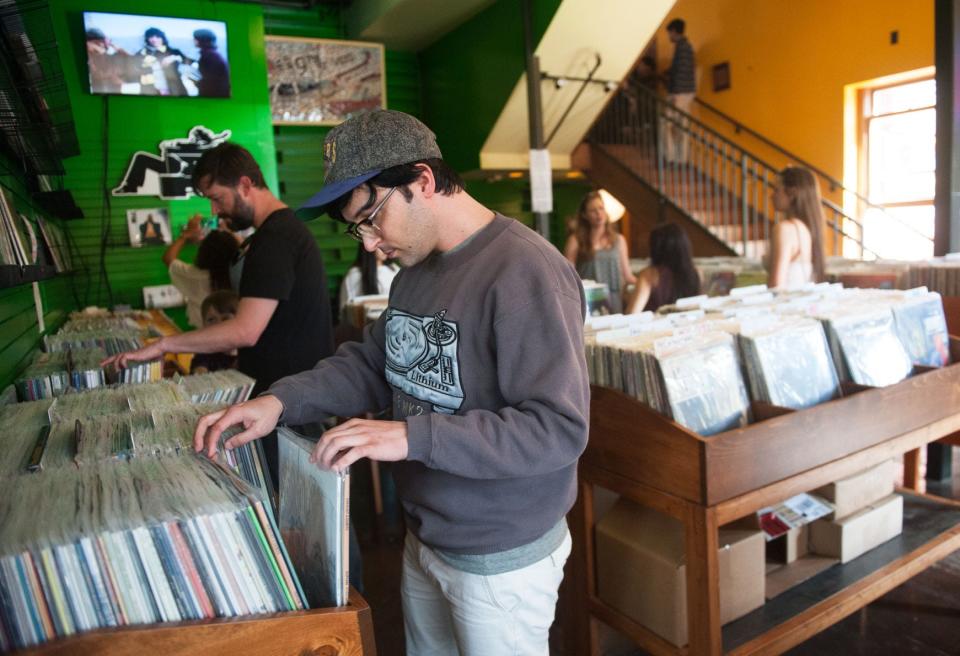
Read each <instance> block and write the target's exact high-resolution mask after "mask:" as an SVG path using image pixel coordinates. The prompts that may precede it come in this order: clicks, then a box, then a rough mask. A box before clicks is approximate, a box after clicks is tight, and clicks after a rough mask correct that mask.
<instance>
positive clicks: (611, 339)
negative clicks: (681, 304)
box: [586, 313, 750, 435]
mask: <svg viewBox="0 0 960 656" xmlns="http://www.w3.org/2000/svg"><path fill="white" fill-rule="evenodd" d="M613 316H616V315H613ZM679 316H680V315H678V314H673V315H670V318H669V319H664V320H656V321H646V322H643V321H639V322H636V323H633V324H632V325H631V324H627V325H626V326H621V325H619V324H616V323H613V324H612V325H613V326H616V327H613V328H612V329H610V330H606V331H600V332H597V333H595V334H593V335H592V336H589V337H588V338H587V340H586V346H587V368H588V371H589V375H590V381H591V382H592V383H594V384H597V385H602V386H604V387H609V388H612V389H616V390H620V391H622V392H625V393H626V394H629V395H630V396H632V397H634V398H636V399H638V400H639V401H642V402H643V403H645V404H647V405H649V406H650V407H651V408H653V409H654V410H657V411H658V412H661V413H662V414H664V415H666V416H667V417H670V418H672V419H673V420H674V421H676V422H677V423H679V424H681V425H683V426H685V427H687V428H689V429H690V430H692V431H694V432H696V433H699V434H700V435H713V434H714V433H718V432H721V431H724V430H729V429H731V428H735V427H737V426H743V425H745V424H746V423H747V422H748V421H749V418H750V399H749V397H748V395H747V390H746V386H745V385H744V382H743V376H742V374H741V370H740V361H739V357H738V352H737V344H736V341H735V340H734V337H733V335H732V334H731V332H730V331H731V330H732V329H733V328H734V327H735V326H733V325H732V324H730V322H723V321H721V322H709V323H707V324H702V325H699V326H697V325H688V326H682V325H681V326H680V327H678V326H677V325H675V324H674V323H673V322H674V321H679V322H683V321H684V319H678V317H679ZM700 317H701V318H702V313H701V314H700Z"/></svg>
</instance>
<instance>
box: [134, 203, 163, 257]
mask: <svg viewBox="0 0 960 656" xmlns="http://www.w3.org/2000/svg"><path fill="white" fill-rule="evenodd" d="M127 232H128V233H129V235H130V245H131V246H134V247H136V248H140V247H141V246H163V245H164V244H170V243H171V242H172V239H171V236H170V215H169V213H168V212H167V210H166V209H165V208H163V207H158V208H155V209H149V210H127Z"/></svg>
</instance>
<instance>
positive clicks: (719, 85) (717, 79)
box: [713, 62, 730, 91]
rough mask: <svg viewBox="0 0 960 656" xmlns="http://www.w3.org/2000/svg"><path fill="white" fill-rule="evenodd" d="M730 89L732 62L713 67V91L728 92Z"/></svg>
mask: <svg viewBox="0 0 960 656" xmlns="http://www.w3.org/2000/svg"><path fill="white" fill-rule="evenodd" d="M729 88H730V62H723V63H721V64H716V65H715V66H714V67H713V90H714V91H726V90H727V89H729Z"/></svg>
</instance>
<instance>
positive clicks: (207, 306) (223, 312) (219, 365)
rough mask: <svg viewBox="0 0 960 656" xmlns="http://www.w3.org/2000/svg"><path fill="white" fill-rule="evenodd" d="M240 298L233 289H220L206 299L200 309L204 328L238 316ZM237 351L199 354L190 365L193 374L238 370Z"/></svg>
mask: <svg viewBox="0 0 960 656" xmlns="http://www.w3.org/2000/svg"><path fill="white" fill-rule="evenodd" d="M239 304H240V297H239V296H237V294H236V292H234V291H233V290H232V289H219V290H217V291H215V292H213V293H212V294H210V295H209V296H207V297H206V298H205V299H203V304H202V305H201V307H200V312H201V314H202V315H203V325H204V327H207V326H212V325H214V324H218V323H221V322H223V321H226V320H227V319H232V318H234V317H235V316H236V315H237V306H238V305H239ZM236 367H237V351H236V349H234V350H233V351H230V352H228V353H197V354H196V355H194V356H193V360H192V361H191V363H190V373H191V374H205V373H207V372H208V371H220V370H221V369H236Z"/></svg>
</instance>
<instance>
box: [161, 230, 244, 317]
mask: <svg viewBox="0 0 960 656" xmlns="http://www.w3.org/2000/svg"><path fill="white" fill-rule="evenodd" d="M201 220H202V217H201V216H200V215H199V214H197V215H195V216H193V217H192V218H191V219H190V221H189V222H188V223H187V225H186V227H185V228H184V229H183V233H182V234H181V235H180V236H179V237H178V238H177V239H175V240H174V241H173V243H172V244H170V246H168V247H167V250H166V251H165V252H164V254H163V263H164V264H166V265H167V270H168V272H169V273H170V281H171V282H172V283H173V285H174V286H175V287H176V288H177V289H179V290H180V293H181V294H182V295H183V299H184V301H186V304H187V321H188V322H189V323H190V325H191V326H193V327H194V328H199V327H200V326H201V325H203V311H202V309H201V307H200V304H201V302H202V301H203V299H205V298H206V297H207V296H209V295H210V292H213V291H217V290H220V289H230V287H231V285H230V266H231V265H232V263H233V260H234V256H235V255H236V253H237V249H238V248H239V246H238V244H237V240H236V237H234V236H233V234H231V233H230V232H227V231H225V230H214V231H212V232H210V233H209V234H208V235H207V236H206V237H204V236H203V229H202V227H201ZM187 242H190V243H194V244H199V247H198V248H197V256H196V258H194V261H193V264H189V263H187V262H184V261H183V260H180V259H178V256H179V255H180V251H181V250H182V249H183V247H184V246H185V245H186V244H187Z"/></svg>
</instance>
